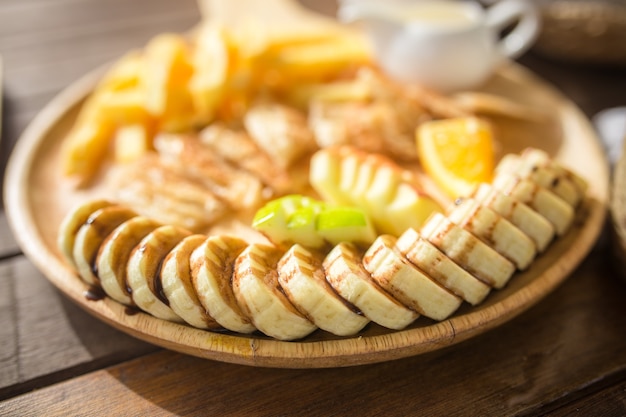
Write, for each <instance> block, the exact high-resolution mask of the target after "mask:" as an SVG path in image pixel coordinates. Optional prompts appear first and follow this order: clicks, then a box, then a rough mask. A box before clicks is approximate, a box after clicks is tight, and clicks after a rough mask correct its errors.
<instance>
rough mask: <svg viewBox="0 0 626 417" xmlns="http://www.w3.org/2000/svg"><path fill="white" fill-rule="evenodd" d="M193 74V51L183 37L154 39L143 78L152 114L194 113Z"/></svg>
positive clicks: (171, 35)
mask: <svg viewBox="0 0 626 417" xmlns="http://www.w3.org/2000/svg"><path fill="white" fill-rule="evenodd" d="M192 73H193V67H192V65H191V62H190V53H189V47H188V45H187V42H186V40H185V39H184V38H183V37H182V36H180V35H174V34H162V35H158V36H156V37H154V38H153V39H152V40H151V41H150V42H149V43H148V45H146V48H145V52H144V60H143V67H142V71H141V78H140V82H141V84H140V85H141V88H143V89H144V91H145V99H146V101H145V105H146V108H147V109H148V111H149V112H150V113H151V114H153V115H154V116H157V117H162V116H163V115H168V116H173V115H178V114H180V113H181V112H188V111H190V110H191V109H192V103H191V95H190V93H189V89H188V83H189V80H190V78H191V75H192Z"/></svg>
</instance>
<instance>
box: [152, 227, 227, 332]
mask: <svg viewBox="0 0 626 417" xmlns="http://www.w3.org/2000/svg"><path fill="white" fill-rule="evenodd" d="M206 239H207V237H206V236H204V235H191V236H187V237H186V238H184V239H183V240H182V241H180V243H179V244H178V245H176V247H175V248H174V249H172V251H171V252H170V253H169V254H168V255H167V256H166V257H165V259H164V260H163V266H162V267H161V284H162V286H163V294H165V297H167V301H168V302H169V306H170V308H171V309H172V310H173V311H174V313H176V314H178V315H179V316H180V317H181V318H182V319H183V320H184V321H185V322H187V323H188V324H190V325H191V326H193V327H197V328H199V329H220V328H221V326H220V325H219V324H218V323H217V321H215V319H213V317H211V315H210V314H208V312H207V310H205V308H204V307H203V306H202V304H201V303H200V300H199V299H198V296H197V294H196V290H195V289H194V287H193V283H192V278H191V263H190V258H191V254H192V252H194V250H195V249H196V248H198V247H199V246H200V245H201V244H202V243H203V242H204V241H205V240H206Z"/></svg>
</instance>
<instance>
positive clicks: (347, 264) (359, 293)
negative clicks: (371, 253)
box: [322, 242, 419, 330]
mask: <svg viewBox="0 0 626 417" xmlns="http://www.w3.org/2000/svg"><path fill="white" fill-rule="evenodd" d="M361 262H362V258H361V254H360V252H359V250H358V249H357V247H356V246H355V245H353V244H351V243H347V242H346V243H340V244H338V245H337V246H335V247H334V248H333V249H332V250H331V251H330V253H329V254H328V255H326V258H325V259H324V262H323V264H322V265H323V268H324V273H325V275H326V281H328V283H329V284H330V285H331V286H332V287H333V289H334V290H335V291H336V292H337V294H339V296H340V297H342V298H343V299H345V300H346V301H348V302H349V303H351V304H353V305H354V306H356V307H357V308H358V309H359V310H361V311H362V312H363V314H364V315H365V317H367V318H368V319H370V320H371V321H373V322H374V323H377V324H379V325H381V326H383V327H387V328H388V329H395V330H400V329H404V328H405V327H406V326H408V325H409V324H411V323H412V322H413V321H415V319H417V318H418V317H419V314H417V313H416V312H415V311H413V310H411V309H409V308H407V307H405V306H404V305H402V304H401V303H400V302H398V301H397V300H396V299H394V298H392V297H391V296H390V295H389V294H388V293H387V292H386V291H385V290H383V289H382V288H381V287H380V286H379V285H378V284H376V282H375V281H374V280H373V279H372V278H371V276H370V274H369V272H367V271H366V270H365V268H364V267H363V264H362V263H361Z"/></svg>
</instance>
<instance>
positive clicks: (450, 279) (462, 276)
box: [396, 229, 491, 305]
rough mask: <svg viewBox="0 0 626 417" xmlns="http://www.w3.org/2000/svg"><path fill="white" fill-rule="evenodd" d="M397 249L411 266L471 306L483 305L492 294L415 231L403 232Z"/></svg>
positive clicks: (485, 285) (488, 288)
mask: <svg viewBox="0 0 626 417" xmlns="http://www.w3.org/2000/svg"><path fill="white" fill-rule="evenodd" d="M396 247H397V248H398V250H399V251H400V252H401V253H402V255H404V256H405V257H406V258H407V259H408V260H409V261H410V262H411V263H412V264H414V265H415V266H417V267H418V268H419V269H421V270H422V271H424V272H425V273H426V274H428V276H430V277H431V278H432V279H434V280H435V281H437V282H438V283H439V284H441V285H442V286H443V287H445V288H447V289H448V290H449V291H451V292H452V293H454V294H456V295H458V296H459V297H461V298H462V299H463V300H465V301H467V302H468V303H470V304H472V305H477V304H480V303H481V302H482V301H483V300H484V299H485V297H487V295H488V294H489V291H491V287H489V286H488V285H487V284H485V283H484V282H482V281H481V280H479V279H477V278H476V277H474V276H472V274H470V273H469V272H467V271H466V270H464V269H463V268H461V267H460V266H459V265H457V264H456V263H455V262H454V261H452V260H451V259H450V258H448V257H447V256H446V255H445V254H443V253H442V252H441V251H440V250H439V249H437V248H436V247H435V246H434V245H433V244H432V243H430V242H429V241H427V240H425V239H422V237H421V236H420V235H419V233H418V232H417V231H415V229H408V230H407V231H406V232H404V233H403V234H402V235H401V236H400V237H399V238H398V241H397V242H396Z"/></svg>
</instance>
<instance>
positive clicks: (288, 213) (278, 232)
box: [252, 194, 325, 248]
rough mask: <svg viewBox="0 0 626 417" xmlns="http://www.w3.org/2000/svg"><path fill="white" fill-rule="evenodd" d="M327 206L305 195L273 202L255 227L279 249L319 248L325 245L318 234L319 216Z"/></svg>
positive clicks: (261, 211) (261, 212)
mask: <svg viewBox="0 0 626 417" xmlns="http://www.w3.org/2000/svg"><path fill="white" fill-rule="evenodd" d="M323 208H324V204H323V203H321V202H319V201H316V200H314V199H312V198H309V197H305V196H302V195H296V194H294V195H288V196H285V197H281V198H278V199H276V200H272V201H270V202H269V203H267V204H266V205H265V206H263V207H261V208H260V209H259V210H258V211H257V212H256V214H255V216H254V218H253V220H252V227H254V228H255V229H257V230H258V231H260V232H261V233H263V234H264V235H265V236H266V237H267V238H268V239H269V240H270V241H271V242H273V243H274V244H276V245H278V246H290V245H291V244H292V243H294V242H298V243H300V244H301V245H303V246H307V247H312V248H319V247H322V246H324V244H325V242H324V240H323V239H322V238H321V236H319V235H318V234H317V233H316V232H315V222H316V218H317V213H319V212H320V211H321V210H322V209H323Z"/></svg>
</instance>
